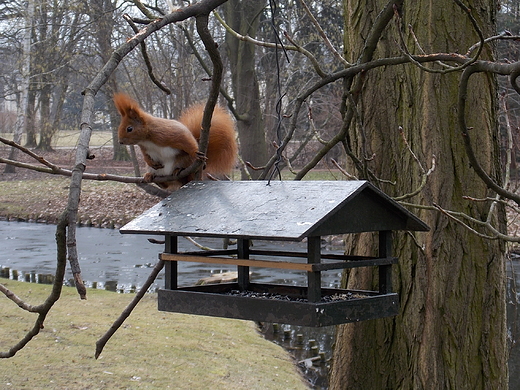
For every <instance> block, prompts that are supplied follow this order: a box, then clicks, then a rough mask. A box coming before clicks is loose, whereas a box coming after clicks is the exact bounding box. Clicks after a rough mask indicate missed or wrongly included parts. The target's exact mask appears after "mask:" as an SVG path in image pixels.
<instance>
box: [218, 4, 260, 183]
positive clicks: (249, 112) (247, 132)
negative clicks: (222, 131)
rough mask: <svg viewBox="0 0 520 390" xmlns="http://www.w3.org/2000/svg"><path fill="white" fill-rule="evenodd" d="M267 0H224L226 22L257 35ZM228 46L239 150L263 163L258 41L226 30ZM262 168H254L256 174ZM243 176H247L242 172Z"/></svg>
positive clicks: (249, 159) (245, 157)
mask: <svg viewBox="0 0 520 390" xmlns="http://www.w3.org/2000/svg"><path fill="white" fill-rule="evenodd" d="M264 6H265V3H264V2H262V1H259V2H248V1H229V2H227V3H226V4H224V9H225V18H226V22H227V23H228V24H229V25H230V26H231V27H232V28H233V29H234V30H235V31H238V32H239V33H241V34H244V35H250V36H252V37H255V36H256V32H257V29H258V22H259V18H258V16H259V14H260V12H261V10H262V9H263V8H264ZM226 49H227V53H228V57H229V63H230V67H231V79H232V86H233V92H234V95H235V101H236V110H237V112H238V113H239V115H240V116H241V118H239V119H238V122H237V127H238V138H239V141H240V154H241V156H242V159H243V160H244V161H245V162H249V163H251V164H252V165H253V166H258V167H260V166H263V165H264V164H265V163H266V162H267V158H268V157H267V146H266V140H265V131H264V121H263V115H262V110H261V107H260V92H259V88H258V80H257V77H256V73H255V65H256V60H255V45H253V44H251V43H249V42H243V41H239V40H237V39H236V38H234V37H232V36H230V34H229V33H226ZM260 173H261V171H251V175H252V177H253V178H257V177H258V176H259V175H260ZM242 179H248V177H247V175H245V174H244V172H242Z"/></svg>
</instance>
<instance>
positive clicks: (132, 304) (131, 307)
mask: <svg viewBox="0 0 520 390" xmlns="http://www.w3.org/2000/svg"><path fill="white" fill-rule="evenodd" d="M163 267H164V261H163V260H159V261H158V262H157V264H156V265H155V267H154V268H153V270H152V272H151V273H150V275H149V276H148V279H146V282H145V283H144V284H143V287H141V289H140V290H139V292H138V293H137V294H136V295H135V297H134V299H132V301H131V302H130V303H129V304H128V306H127V307H126V308H125V310H123V312H122V313H121V315H120V316H119V317H118V318H117V320H115V321H114V323H113V324H112V326H111V327H110V329H109V330H108V331H107V332H106V333H105V334H104V335H103V336H102V337H101V338H99V339H98V341H96V354H95V358H96V359H97V358H98V357H99V355H101V352H103V348H105V345H106V343H107V342H108V340H110V338H111V337H112V336H113V335H114V333H116V331H117V330H118V329H119V328H120V327H121V325H123V322H125V320H126V319H127V318H128V317H129V316H130V314H132V311H133V310H134V309H135V307H136V306H137V304H138V303H139V301H141V299H142V298H143V297H144V295H145V294H146V292H147V291H148V289H149V288H150V286H151V285H152V283H153V282H154V281H155V279H157V275H158V274H159V272H161V270H162V269H163Z"/></svg>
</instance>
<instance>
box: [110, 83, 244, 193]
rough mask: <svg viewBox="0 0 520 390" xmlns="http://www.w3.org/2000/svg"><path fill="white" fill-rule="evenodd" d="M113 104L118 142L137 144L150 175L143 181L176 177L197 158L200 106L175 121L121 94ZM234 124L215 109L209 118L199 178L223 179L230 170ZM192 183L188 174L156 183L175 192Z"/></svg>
mask: <svg viewBox="0 0 520 390" xmlns="http://www.w3.org/2000/svg"><path fill="white" fill-rule="evenodd" d="M114 103H115V105H116V108H117V110H118V111H119V114H121V124H120V125H119V129H118V137H119V143H120V144H123V145H139V147H140V148H141V152H142V153H143V156H144V161H145V162H146V164H147V165H148V166H149V167H150V172H148V173H146V174H145V175H144V181H145V182H147V183H150V182H152V181H153V179H154V178H155V177H156V176H170V175H174V174H179V173H180V172H181V171H182V170H183V169H185V168H187V167H189V166H190V165H191V164H192V163H193V161H195V159H197V158H201V157H200V155H199V152H198V150H199V145H198V141H199V139H200V130H201V124H202V116H203V113H204V106H203V105H195V106H192V107H190V108H188V109H187V110H185V111H184V112H183V113H182V115H181V117H180V118H179V120H178V121H176V120H173V119H163V118H157V117H154V116H152V115H150V114H148V113H146V112H145V111H143V110H142V109H141V107H140V106H139V104H138V103H137V102H136V101H135V100H133V99H132V98H131V97H130V96H128V95H126V94H124V93H117V94H115V95H114ZM237 149H238V147H237V142H236V135H235V124H234V121H233V118H232V117H231V115H230V114H229V113H228V112H227V111H226V110H224V109H223V108H222V107H219V106H216V107H215V110H214V112H213V117H212V119H211V127H210V131H209V144H208V150H207V153H206V157H202V158H204V160H205V165H206V166H205V169H204V174H203V177H204V178H207V177H208V174H209V175H211V176H215V177H223V176H225V175H227V174H229V173H230V172H231V170H232V169H233V167H234V165H235V162H236V156H237ZM191 180H193V176H192V175H189V176H187V177H185V178H183V179H181V180H179V181H175V182H161V183H157V185H159V186H160V187H162V188H165V189H168V190H177V189H178V188H179V187H181V186H182V185H184V184H186V183H187V182H189V181H191Z"/></svg>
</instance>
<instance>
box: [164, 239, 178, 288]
mask: <svg viewBox="0 0 520 390" xmlns="http://www.w3.org/2000/svg"><path fill="white" fill-rule="evenodd" d="M178 246H179V243H178V240H177V236H172V235H169V234H167V235H165V236H164V252H165V253H178V252H179V247H178ZM164 272H165V275H164V288H166V289H168V290H176V289H177V287H178V285H177V279H178V266H177V262H176V261H167V262H165V264H164Z"/></svg>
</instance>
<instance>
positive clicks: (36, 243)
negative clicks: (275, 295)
mask: <svg viewBox="0 0 520 390" xmlns="http://www.w3.org/2000/svg"><path fill="white" fill-rule="evenodd" d="M55 232H56V226H54V225H44V224H36V223H25V222H6V221H0V243H1V245H0V248H1V250H0V269H2V268H3V273H2V276H4V277H6V276H7V277H10V278H11V279H17V280H20V281H25V280H29V279H30V280H31V281H39V282H42V281H43V280H45V277H46V275H50V274H54V269H55V264H56V244H55V241H54V235H55ZM76 236H77V245H78V253H79V257H80V259H79V260H80V266H81V274H82V277H83V280H84V281H85V285H86V286H87V287H96V288H103V289H107V290H111V291H118V292H130V291H134V290H135V289H136V288H137V289H138V288H140V286H141V285H142V284H143V283H144V281H145V280H146V278H147V277H148V275H149V274H150V272H151V268H153V266H154V265H155V264H156V263H157V260H158V254H159V253H160V252H162V251H163V249H164V245H157V244H152V243H150V242H149V241H148V238H155V239H157V240H161V239H163V237H162V236H147V235H140V234H139V235H134V234H120V233H119V230H111V229H99V228H88V227H81V228H78V230H77V234H76ZM200 243H201V244H203V245H206V246H209V247H213V248H222V240H220V239H213V240H210V239H204V240H201V241H200ZM254 245H255V247H256V248H262V247H267V246H269V243H268V242H263V241H255V242H254ZM277 245H278V246H277V247H278V248H279V249H282V250H289V249H290V250H294V249H295V248H296V246H299V244H298V243H277ZM281 245H285V246H284V247H282V246H281ZM288 246H290V248H288ZM301 249H302V250H305V247H304V246H301ZM179 250H181V251H184V250H191V251H193V250H197V248H196V247H195V246H194V245H193V244H192V243H190V242H189V241H188V240H186V239H184V238H179ZM228 271H236V267H234V266H219V265H215V264H201V263H189V262H180V263H179V284H180V285H186V286H187V285H193V284H195V283H196V282H197V281H199V280H200V279H202V278H206V277H209V276H211V275H212V274H214V273H219V272H228ZM251 272H252V276H251V279H252V280H254V281H256V282H259V283H280V284H294V285H305V284H306V276H305V274H304V273H303V272H295V271H289V270H287V271H285V270H272V269H265V268H261V269H260V268H256V269H255V268H251ZM66 278H67V279H72V274H71V272H70V269H68V270H67V274H66ZM340 279H341V274H340V273H339V272H326V273H324V274H323V283H324V286H331V287H338V286H339V282H340ZM154 287H155V288H161V287H163V273H161V274H160V275H159V277H158V278H157V280H156V283H155V286H154Z"/></svg>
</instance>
